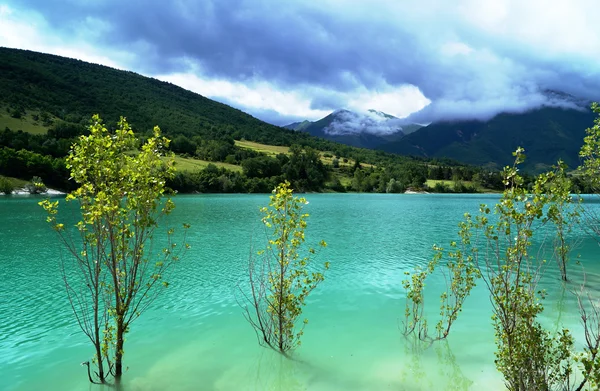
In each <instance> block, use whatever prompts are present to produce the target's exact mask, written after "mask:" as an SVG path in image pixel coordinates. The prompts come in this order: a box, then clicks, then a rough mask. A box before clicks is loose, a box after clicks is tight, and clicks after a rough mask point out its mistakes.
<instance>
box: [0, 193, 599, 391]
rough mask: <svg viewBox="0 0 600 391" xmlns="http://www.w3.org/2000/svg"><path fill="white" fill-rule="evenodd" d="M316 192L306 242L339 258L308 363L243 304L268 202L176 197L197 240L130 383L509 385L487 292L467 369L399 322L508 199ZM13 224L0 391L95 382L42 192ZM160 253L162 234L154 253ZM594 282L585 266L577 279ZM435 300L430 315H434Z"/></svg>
mask: <svg viewBox="0 0 600 391" xmlns="http://www.w3.org/2000/svg"><path fill="white" fill-rule="evenodd" d="M306 197H307V198H308V200H309V201H310V204H309V205H308V206H307V210H308V212H309V213H310V214H311V216H310V217H309V220H308V224H309V225H308V229H307V235H306V236H307V242H309V243H316V242H318V241H319V240H321V239H324V240H325V241H327V242H328V244H329V246H328V247H327V248H326V249H324V250H323V251H322V252H321V253H320V254H318V256H317V257H316V258H315V262H317V263H321V262H325V261H329V262H330V263H331V269H330V270H329V271H328V272H327V274H326V279H325V281H324V282H323V283H322V285H321V286H320V287H319V288H318V289H317V290H315V291H314V292H313V294H312V296H311V297H310V298H309V299H308V306H307V307H306V309H305V311H304V316H306V317H307V318H308V319H309V323H308V325H307V327H306V330H305V334H304V336H303V345H302V347H301V348H300V349H299V350H298V353H297V354H298V356H297V357H298V359H299V361H297V362H296V361H288V360H281V358H280V357H279V356H277V355H273V354H272V353H271V352H269V351H268V350H265V349H260V348H258V346H257V342H256V336H255V335H254V333H253V331H252V329H251V328H250V327H249V326H248V324H247V323H246V321H245V320H244V318H243V316H242V310H241V309H240V308H239V307H238V305H237V302H236V290H237V289H238V285H239V284H242V285H243V284H244V283H245V281H246V279H247V264H248V259H249V254H251V250H250V249H251V248H252V247H253V248H254V251H256V250H258V249H259V248H261V246H262V245H264V243H265V237H264V230H263V228H262V226H261V224H260V220H259V219H260V213H259V212H258V208H259V206H261V205H264V204H266V203H267V202H268V197H267V196H266V195H259V196H247V195H234V196H223V195H215V196H208V195H203V196H183V197H177V198H176V200H175V201H176V204H177V209H176V210H175V213H174V214H173V216H172V217H171V222H172V225H173V226H179V225H180V223H182V222H187V223H190V224H192V229H191V230H190V232H189V236H188V242H189V243H190V244H191V245H192V248H191V250H190V251H189V252H188V253H187V254H186V255H185V256H184V257H183V259H182V260H181V261H180V263H179V264H178V265H177V266H176V267H175V268H174V269H173V271H172V274H171V275H170V276H169V280H170V282H172V284H171V285H170V287H169V288H168V289H166V291H165V292H164V294H163V295H162V296H161V297H159V299H158V300H157V301H156V302H155V303H154V305H153V307H152V308H151V309H150V310H148V312H146V313H145V314H144V315H143V316H142V317H141V318H140V319H138V320H137V321H136V322H135V323H134V324H133V325H132V330H131V333H130V334H129V335H128V339H127V344H126V352H127V354H126V365H128V366H130V369H129V371H128V372H127V374H126V379H127V380H126V384H125V390H126V391H131V390H161V391H162V390H197V389H212V390H264V389H274V390H294V389H310V390H327V391H332V390H339V389H348V390H371V389H406V390H426V389H432V388H431V387H430V386H431V385H433V386H434V388H435V389H444V388H445V387H451V386H452V384H451V381H455V380H456V379H458V380H460V379H461V377H460V376H464V377H466V378H467V379H468V380H469V381H471V382H472V383H471V389H472V390H479V389H492V387H494V386H495V385H501V382H499V381H498V380H499V378H498V376H497V373H496V371H495V369H494V364H493V353H492V352H493V349H494V346H493V330H492V328H491V325H490V308H489V301H488V299H487V296H486V294H485V287H484V286H478V287H477V288H476V292H475V294H474V295H472V297H470V298H469V299H468V301H467V304H466V307H465V310H464V311H463V313H462V314H461V317H460V318H459V320H458V321H457V322H456V324H455V329H454V330H453V333H454V334H453V337H452V339H451V340H450V341H449V342H450V346H451V347H452V353H453V355H454V357H455V360H454V361H455V363H457V365H458V369H459V370H460V371H459V372H456V368H455V366H453V365H449V364H448V362H446V361H448V360H446V361H444V362H440V361H439V360H438V355H437V354H436V353H435V352H434V351H431V352H426V353H424V354H422V355H417V354H416V353H415V352H413V351H411V350H410V347H407V346H406V343H405V340H404V339H403V338H401V337H400V331H399V330H398V326H399V322H400V320H401V319H400V318H401V316H402V314H403V305H404V301H403V297H404V291H403V290H402V288H401V282H402V280H403V279H404V278H405V276H404V272H405V271H412V270H413V269H414V268H415V267H416V266H424V265H426V264H427V262H428V261H429V260H430V259H431V256H432V254H433V253H432V250H431V246H432V245H433V244H434V243H435V244H439V245H442V246H446V247H447V245H448V243H449V242H450V241H451V240H455V239H456V231H457V223H458V221H459V220H460V219H461V218H462V215H463V213H464V212H465V211H471V212H473V211H475V210H476V209H477V207H478V205H479V204H480V203H482V202H487V203H491V202H493V201H494V200H495V199H496V198H497V196H485V195H484V196H479V195H477V196H448V195H441V196H440V195H415V196H408V195H371V194H343V195H341V194H333V195H329V194H327V195H323V194H308V195H306ZM0 226H2V227H3V229H2V230H1V231H0V243H2V249H0V251H2V253H0V263H1V264H0V281H2V284H0V298H1V299H0V313H1V314H2V316H1V317H0V367H2V372H3V373H2V375H3V376H1V377H0V389H3V390H4V389H6V390H12V389H20V390H29V389H45V390H79V389H83V388H86V387H87V385H86V379H85V374H84V372H82V371H83V370H82V369H81V367H80V366H79V363H80V362H81V361H85V360H88V359H89V358H90V355H91V353H90V351H89V347H88V345H87V342H86V340H85V337H83V336H82V334H81V333H80V332H78V328H77V325H76V323H75V321H74V318H73V315H72V314H71V312H70V309H69V307H68V302H67V300H66V297H65V293H64V287H63V283H62V280H61V276H60V269H59V267H58V265H59V262H60V252H59V246H58V243H57V241H56V237H55V236H54V234H53V233H52V232H51V231H50V230H49V228H48V227H47V226H46V224H45V222H44V216H43V214H42V213H41V210H40V208H39V206H37V205H36V204H35V200H33V199H32V200H25V201H20V202H5V201H4V200H0ZM584 244H585V246H584V247H583V248H582V249H581V252H582V259H581V261H582V263H583V264H584V265H585V266H586V272H587V280H588V283H589V285H590V286H592V285H595V286H600V273H599V272H600V266H599V265H597V264H595V263H593V262H591V261H592V258H593V257H592V255H593V254H594V251H596V247H594V246H595V244H593V245H592V244H590V243H588V242H585V243H584ZM159 249H160V241H157V243H156V244H155V245H154V250H155V251H157V250H159ZM591 254H592V255H591ZM548 267H549V268H551V267H555V266H552V265H549V266H548ZM581 278H582V274H581V272H580V271H575V270H574V271H573V280H574V281H575V280H580V279H581ZM542 285H544V287H547V288H548V291H549V293H550V294H549V297H548V299H547V300H546V303H547V304H548V308H550V309H551V310H549V311H547V313H545V314H544V316H545V318H544V321H545V322H548V324H552V323H551V322H553V321H555V318H553V314H556V313H561V314H562V316H563V318H562V319H564V320H565V323H566V325H567V326H569V328H572V329H573V330H575V329H576V327H577V322H578V319H576V316H575V311H574V307H575V306H574V301H573V298H566V299H564V300H563V301H562V302H561V298H560V297H559V295H556V294H555V291H558V290H559V289H558V287H559V286H560V282H558V281H556V279H554V280H553V279H552V278H550V277H547V278H544V279H543V280H542ZM427 287H428V288H427V289H428V290H427V296H426V300H429V301H430V302H432V303H436V304H437V303H438V299H437V297H436V296H437V294H439V292H440V291H441V289H442V288H443V279H441V278H440V277H439V276H437V277H434V278H432V279H431V280H430V281H428V285H427ZM430 298H431V300H430ZM429 301H428V302H429ZM434 307H435V308H433V310H431V313H428V315H431V316H435V314H436V313H437V311H438V308H437V306H434ZM450 361H452V360H450ZM450 364H452V363H451V362H450ZM424 374H425V375H424ZM452 379H455V380H452Z"/></svg>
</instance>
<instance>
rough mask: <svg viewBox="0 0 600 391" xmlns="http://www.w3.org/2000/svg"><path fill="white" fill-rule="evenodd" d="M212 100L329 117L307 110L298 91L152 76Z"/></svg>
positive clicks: (192, 76)
mask: <svg viewBox="0 0 600 391" xmlns="http://www.w3.org/2000/svg"><path fill="white" fill-rule="evenodd" d="M154 77H156V78H157V79H159V80H163V81H168V82H170V83H173V84H176V85H178V86H180V87H183V88H185V89H188V90H190V91H194V92H196V93H198V94H200V95H203V96H206V97H208V98H212V99H215V100H225V101H227V102H232V103H233V104H234V105H236V106H237V107H242V108H244V109H247V110H248V109H249V110H274V111H276V112H278V113H280V114H282V115H284V116H291V117H301V118H307V119H318V118H321V117H324V116H325V115H327V114H329V112H328V111H325V110H314V109H311V108H310V99H309V98H307V97H306V96H305V95H304V94H302V93H301V92H298V91H286V90H282V89H278V88H277V87H276V86H274V85H272V84H270V83H268V82H266V81H264V80H248V81H246V82H244V83H240V82H231V81H229V80H225V79H209V78H206V77H203V76H202V75H201V74H198V73H195V72H194V73H187V72H186V73H173V74H168V75H156V76H154Z"/></svg>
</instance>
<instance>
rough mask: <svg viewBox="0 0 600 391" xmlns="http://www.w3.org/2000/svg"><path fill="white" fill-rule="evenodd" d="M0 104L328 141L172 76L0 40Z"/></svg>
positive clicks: (145, 124) (219, 134)
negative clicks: (11, 46)
mask: <svg viewBox="0 0 600 391" xmlns="http://www.w3.org/2000/svg"><path fill="white" fill-rule="evenodd" d="M0 109H2V110H3V111H4V110H6V111H17V112H23V113H24V112H25V111H26V110H27V111H28V112H29V111H33V112H37V113H40V114H42V113H43V114H44V115H45V116H46V117H48V116H49V117H51V118H53V119H54V120H61V121H65V122H68V123H72V124H80V125H81V126H85V125H87V121H88V120H89V118H90V117H91V116H92V114H95V113H98V114H100V116H101V117H102V118H103V119H104V121H105V122H106V123H108V124H114V123H116V122H117V121H118V119H119V116H121V115H125V116H127V120H128V122H129V123H130V124H131V125H132V128H133V129H135V130H136V131H138V132H140V133H144V132H146V131H149V130H151V129H152V128H153V126H155V125H159V126H160V127H161V130H162V131H163V133H164V134H166V135H168V136H170V137H172V138H173V137H174V136H177V135H183V136H187V137H190V138H191V137H194V136H199V137H202V138H204V139H215V138H227V137H231V138H234V139H245V140H248V141H256V142H262V143H267V144H270V145H291V144H293V143H298V144H304V145H310V146H313V147H315V148H319V149H331V148H332V147H333V145H332V144H331V143H330V144H323V143H326V142H325V141H321V140H317V139H315V138H313V137H310V136H309V135H308V134H306V133H299V132H295V131H292V130H288V129H283V128H281V127H278V126H274V125H271V124H268V123H266V122H263V121H260V120H258V119H257V118H254V117H252V116H251V115H249V114H246V113H244V112H242V111H240V110H238V109H235V108H233V107H230V106H227V105H225V104H222V103H219V102H216V101H213V100H211V99H208V98H206V97H203V96H201V95H199V94H196V93H194V92H191V91H188V90H185V89H183V88H181V87H178V86H176V85H173V84H171V83H167V82H163V81H160V80H156V79H153V78H149V77H145V76H142V75H139V74H136V73H134V72H129V71H122V70H117V69H113V68H110V67H106V66H102V65H97V64H91V63H87V62H84V61H80V60H74V59H69V58H65V57H60V56H55V55H50V54H43V53H38V52H32V51H27V50H19V49H9V48H1V47H0ZM55 122H57V121H55ZM14 130H18V129H14Z"/></svg>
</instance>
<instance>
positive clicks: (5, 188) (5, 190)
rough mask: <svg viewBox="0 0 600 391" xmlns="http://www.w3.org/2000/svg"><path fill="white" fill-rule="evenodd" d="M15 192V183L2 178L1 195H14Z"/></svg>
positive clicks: (0, 181)
mask: <svg viewBox="0 0 600 391" xmlns="http://www.w3.org/2000/svg"><path fill="white" fill-rule="evenodd" d="M13 191H15V185H14V183H13V182H12V181H11V180H10V179H9V178H6V177H3V176H0V193H2V194H12V192H13Z"/></svg>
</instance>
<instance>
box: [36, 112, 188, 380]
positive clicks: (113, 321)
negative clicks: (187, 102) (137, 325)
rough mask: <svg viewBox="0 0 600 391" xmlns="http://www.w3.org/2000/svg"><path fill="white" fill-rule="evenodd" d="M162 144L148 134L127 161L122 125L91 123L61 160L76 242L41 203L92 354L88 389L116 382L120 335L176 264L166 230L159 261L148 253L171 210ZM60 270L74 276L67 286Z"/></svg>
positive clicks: (129, 144) (129, 142) (127, 138)
mask: <svg viewBox="0 0 600 391" xmlns="http://www.w3.org/2000/svg"><path fill="white" fill-rule="evenodd" d="M168 143H169V140H168V139H166V138H164V137H162V136H161V134H160V129H159V128H158V127H155V128H154V134H153V137H151V138H148V139H147V140H146V142H145V143H144V144H143V145H142V147H141V150H140V151H139V153H135V154H134V153H130V152H131V151H132V150H135V149H137V148H136V147H137V140H136V138H135V136H134V134H133V131H132V130H131V128H130V126H129V124H128V123H127V121H126V120H125V119H124V118H121V120H120V121H119V124H118V127H117V129H116V130H115V132H114V133H112V132H109V131H108V129H107V128H106V127H105V126H104V125H103V124H102V121H101V119H100V117H99V116H98V115H95V116H93V117H92V125H91V126H90V134H89V135H88V136H81V137H80V138H79V141H78V143H77V144H75V145H74V146H73V150H72V153H71V154H70V155H69V157H68V158H67V167H68V169H69V170H70V172H71V176H72V177H73V179H74V180H75V181H76V182H77V183H78V184H79V185H80V187H79V188H78V189H77V190H75V191H73V192H72V193H70V194H69V195H68V196H67V198H66V200H67V201H68V202H77V203H78V204H79V208H80V212H81V220H80V221H79V222H78V223H77V224H76V226H75V228H76V234H75V235H72V232H71V230H69V229H67V228H66V227H65V225H64V224H63V223H59V222H58V220H57V214H58V201H55V202H51V201H49V200H45V201H43V202H40V205H41V206H42V207H43V208H44V209H45V210H46V212H47V213H48V222H49V223H50V224H51V225H52V227H53V228H54V229H55V230H56V231H57V232H58V234H59V237H60V239H61V241H62V243H63V244H64V245H65V246H66V248H67V249H68V251H69V254H70V255H71V257H72V259H73V262H74V265H73V266H66V265H65V263H64V260H63V278H64V281H65V285H66V289H67V293H68V297H69V300H70V303H71V307H72V309H73V312H74V314H75V317H76V319H77V322H78V324H79V326H80V327H81V329H82V331H83V332H84V333H85V334H86V335H87V337H88V338H89V339H90V341H91V342H92V344H93V345H94V348H95V356H94V359H93V363H94V364H95V367H96V369H94V370H93V371H91V370H90V366H89V363H88V375H89V378H90V381H92V382H100V383H104V382H106V380H107V379H108V377H109V376H110V375H112V376H114V377H115V379H116V380H117V381H119V379H120V377H121V375H122V372H123V366H122V359H123V354H124V350H123V347H124V341H125V334H126V333H128V332H129V331H130V327H131V324H132V322H133V321H135V320H136V319H137V318H138V317H139V316H140V315H141V314H142V313H143V312H144V311H145V310H146V309H147V308H148V306H149V305H150V304H151V303H152V302H153V301H154V299H155V298H156V297H157V295H158V294H160V292H161V291H162V290H163V289H162V288H164V287H167V286H168V284H169V283H168V282H167V280H166V279H165V278H166V273H167V272H168V271H169V269H170V267H171V266H172V265H173V263H174V262H176V261H177V260H178V255H177V253H178V252H177V251H175V250H176V245H175V243H172V240H171V239H172V236H173V234H174V230H173V229H172V228H170V229H169V230H168V231H167V235H166V240H167V246H166V247H165V248H164V249H163V251H162V252H161V253H160V255H158V256H156V255H154V254H152V253H151V247H150V244H151V243H152V241H153V238H154V233H155V231H156V229H157V228H158V226H159V222H160V220H161V219H162V218H163V217H165V216H166V215H168V214H170V213H171V211H172V210H173V208H174V207H175V206H174V204H173V202H172V201H171V200H170V199H166V200H163V199H162V197H163V196H164V193H165V181H166V179H167V178H169V177H171V176H172V175H173V170H174V168H173V161H172V159H171V160H167V161H166V162H165V161H163V160H162V159H161V152H162V151H163V150H164V149H165V147H166V146H167V145H168ZM67 268H68V269H71V268H73V270H79V271H80V272H81V273H80V275H79V276H78V278H70V277H69V276H68V273H66V272H65V269H67ZM92 372H93V373H92Z"/></svg>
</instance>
